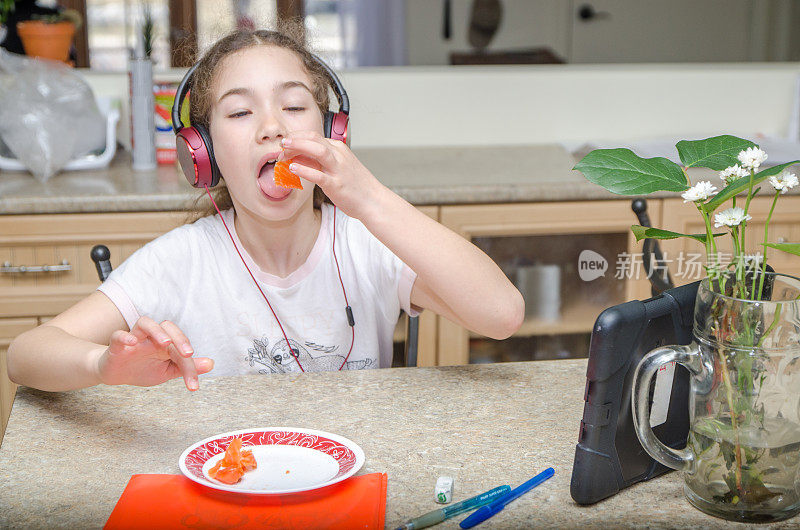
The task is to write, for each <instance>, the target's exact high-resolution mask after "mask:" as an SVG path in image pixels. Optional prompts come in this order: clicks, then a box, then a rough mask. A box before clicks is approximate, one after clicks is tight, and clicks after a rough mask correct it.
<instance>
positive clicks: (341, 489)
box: [105, 473, 386, 529]
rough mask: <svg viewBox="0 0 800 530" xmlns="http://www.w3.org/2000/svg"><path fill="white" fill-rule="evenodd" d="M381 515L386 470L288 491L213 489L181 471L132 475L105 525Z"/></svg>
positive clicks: (351, 522) (238, 523) (343, 519)
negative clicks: (255, 492)
mask: <svg viewBox="0 0 800 530" xmlns="http://www.w3.org/2000/svg"><path fill="white" fill-rule="evenodd" d="M385 517H386V474H385V473H370V474H368V475H359V476H357V477H350V478H349V479H347V480H344V481H342V482H339V483H338V484H333V485H332V486H328V487H325V488H321V489H318V490H312V491H308V492H303V493H293V494H289V495H244V494H237V493H228V492H224V491H217V490H214V489H211V488H205V487H203V486H201V485H199V484H197V483H195V482H193V481H191V480H189V479H188V478H186V477H184V476H183V475H133V476H132V477H131V480H130V481H129V482H128V485H127V486H126V487H125V491H123V492H122V496H121V497H120V499H119V501H117V505H116V506H115V507H114V511H113V512H111V516H110V517H109V518H108V521H107V522H106V525H105V528H107V529H122V528H142V527H143V526H146V527H147V528H197V529H205V528H208V529H211V528H327V529H337V528H341V529H351V528H383V525H384V519H385Z"/></svg>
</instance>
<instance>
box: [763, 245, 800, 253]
mask: <svg viewBox="0 0 800 530" xmlns="http://www.w3.org/2000/svg"><path fill="white" fill-rule="evenodd" d="M766 246H768V247H771V248H776V249H778V250H782V251H784V252H788V253H789V254H794V255H795V256H800V243H767V244H766Z"/></svg>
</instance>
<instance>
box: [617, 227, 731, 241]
mask: <svg viewBox="0 0 800 530" xmlns="http://www.w3.org/2000/svg"><path fill="white" fill-rule="evenodd" d="M631 231H633V235H635V236H636V241H641V240H642V239H675V238H678V237H689V238H691V239H695V240H697V241H699V242H701V243H703V244H705V242H706V239H707V236H706V234H681V233H679V232H672V231H670V230H662V229H661V228H650V227H648V226H641V225H633V226H631ZM726 233H727V232H720V233H719V234H714V237H717V236H724V235H725V234H726Z"/></svg>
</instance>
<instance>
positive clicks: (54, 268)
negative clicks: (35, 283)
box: [0, 259, 72, 274]
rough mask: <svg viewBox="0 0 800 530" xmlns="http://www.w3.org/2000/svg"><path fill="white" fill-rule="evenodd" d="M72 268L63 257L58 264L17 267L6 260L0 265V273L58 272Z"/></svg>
mask: <svg viewBox="0 0 800 530" xmlns="http://www.w3.org/2000/svg"><path fill="white" fill-rule="evenodd" d="M70 270H72V265H70V264H69V262H68V261H67V260H65V259H63V260H61V264H60V265H35V266H32V267H31V266H28V265H20V266H18V267H14V266H13V265H11V262H10V261H6V262H4V263H3V266H2V267H0V273H8V274H24V273H27V272H60V271H70Z"/></svg>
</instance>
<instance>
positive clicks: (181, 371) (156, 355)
mask: <svg viewBox="0 0 800 530" xmlns="http://www.w3.org/2000/svg"><path fill="white" fill-rule="evenodd" d="M193 353H194V352H193V350H192V346H191V344H190V343H189V339H187V338H186V336H185V335H184V334H183V332H182V331H181V330H180V329H179V328H178V326H176V325H175V324H173V323H172V322H170V321H168V320H165V321H164V322H162V323H161V324H158V323H156V322H155V321H154V320H153V319H151V318H148V317H141V318H139V320H137V321H136V324H134V326H133V329H131V331H130V332H126V331H122V330H118V331H115V332H114V333H113V334H112V335H111V343H110V344H109V346H108V348H107V349H106V351H105V352H103V354H102V355H101V356H100V359H99V361H98V367H97V369H98V373H99V376H100V380H101V381H102V382H103V383H105V384H107V385H137V386H153V385H158V384H160V383H163V382H165V381H169V380H170V379H173V378H175V377H178V376H183V380H184V383H185V384H186V388H188V389H189V390H197V389H198V388H199V383H198V380H197V375H198V374H204V373H206V372H209V371H211V369H212V368H213V367H214V361H212V360H211V359H209V358H207V357H197V358H193V357H192V354H193Z"/></svg>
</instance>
